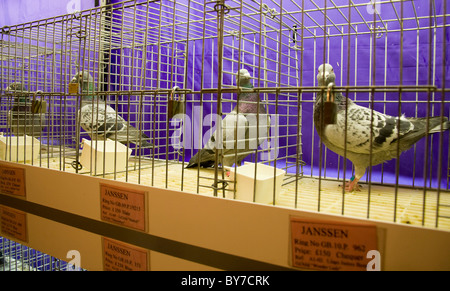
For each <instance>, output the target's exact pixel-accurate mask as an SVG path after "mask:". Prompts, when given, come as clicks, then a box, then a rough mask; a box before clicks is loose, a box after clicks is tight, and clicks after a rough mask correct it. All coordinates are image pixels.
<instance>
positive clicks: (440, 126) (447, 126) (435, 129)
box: [428, 117, 450, 133]
mask: <svg viewBox="0 0 450 291" xmlns="http://www.w3.org/2000/svg"><path fill="white" fill-rule="evenodd" d="M439 119H440V117H439ZM448 129H450V122H449V121H448V119H447V117H444V123H441V122H439V124H438V125H437V126H434V127H433V128H431V129H430V130H429V131H428V132H429V133H439V132H442V131H446V130H448Z"/></svg>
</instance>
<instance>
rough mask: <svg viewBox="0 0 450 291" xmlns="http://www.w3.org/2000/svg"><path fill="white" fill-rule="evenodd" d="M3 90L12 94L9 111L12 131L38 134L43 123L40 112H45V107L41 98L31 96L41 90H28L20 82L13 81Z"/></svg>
mask: <svg viewBox="0 0 450 291" xmlns="http://www.w3.org/2000/svg"><path fill="white" fill-rule="evenodd" d="M5 92H7V93H10V94H13V96H14V99H13V102H12V105H13V106H12V108H11V110H10V111H9V115H10V120H9V121H10V123H11V124H10V127H11V129H12V132H13V133H14V134H16V135H24V134H27V135H36V136H37V135H39V134H40V133H41V131H42V125H43V124H44V123H45V116H44V115H43V114H40V113H45V110H46V108H43V106H44V104H43V102H42V101H41V100H38V99H35V98H33V96H34V95H35V94H36V93H42V91H40V90H38V91H36V92H30V91H27V89H26V88H25V86H24V85H22V83H20V82H15V83H11V84H10V85H9V86H8V87H6V88H5Z"/></svg>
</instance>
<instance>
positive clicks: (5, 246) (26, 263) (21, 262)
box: [0, 237, 83, 271]
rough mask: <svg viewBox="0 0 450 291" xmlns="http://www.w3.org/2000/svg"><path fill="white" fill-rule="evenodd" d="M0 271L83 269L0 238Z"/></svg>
mask: <svg viewBox="0 0 450 291" xmlns="http://www.w3.org/2000/svg"><path fill="white" fill-rule="evenodd" d="M0 271H83V269H81V268H80V267H76V266H75V265H72V264H68V263H67V262H65V261H63V260H60V259H57V258H55V257H52V256H50V255H47V254H44V253H42V252H39V251H37V250H34V249H32V248H30V247H26V246H24V245H22V244H20V243H17V242H14V241H12V240H9V239H6V238H3V237H0Z"/></svg>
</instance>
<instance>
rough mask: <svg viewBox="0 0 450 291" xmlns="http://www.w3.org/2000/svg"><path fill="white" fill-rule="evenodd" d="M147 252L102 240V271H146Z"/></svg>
mask: <svg viewBox="0 0 450 291" xmlns="http://www.w3.org/2000/svg"><path fill="white" fill-rule="evenodd" d="M147 254H148V252H147V250H145V249H141V248H138V247H136V246H133V245H129V244H126V243H123V242H118V241H115V240H112V239H108V238H105V237H104V238H103V269H104V270H105V271H148V264H147V262H148V259H147Z"/></svg>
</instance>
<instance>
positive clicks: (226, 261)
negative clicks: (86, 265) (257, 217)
mask: <svg viewBox="0 0 450 291" xmlns="http://www.w3.org/2000/svg"><path fill="white" fill-rule="evenodd" d="M0 204H2V205H5V206H8V207H12V208H15V209H18V210H21V211H24V212H27V213H30V214H33V215H37V216H40V217H43V218H46V219H49V220H52V221H55V222H59V223H62V224H65V225H68V226H72V227H75V228H79V229H82V230H85V231H88V232H91V233H95V234H98V235H102V236H106V237H109V238H112V239H116V240H119V241H123V242H126V243H130V244H133V245H136V246H139V247H142V248H145V249H149V250H152V251H156V252H160V253H163V254H167V255H170V256H174V257H178V258H181V259H185V260H188V261H192V262H196V263H199V264H203V265H207V266H211V267H215V268H218V269H221V270H227V271H293V270H294V269H291V268H288V267H283V266H278V265H274V264H270V263H265V262H261V261H257V260H253V259H248V258H244V257H240V256H235V255H231V254H227V253H223V252H219V251H214V250H211V249H207V248H202V247H198V246H195V245H190V244H186V243H183V242H179V241H174V240H170V239H166V238H163V237H159V236H155V235H151V234H147V233H143V232H140V231H136V230H132V229H128V228H124V227H120V226H118V225H114V224H110V223H106V222H102V221H98V220H95V219H91V218H87V217H84V216H80V215H77V214H73V213H70V212H66V211H62V210H58V209H55V208H51V207H48V206H44V205H41V204H37V203H34V202H30V201H26V200H23V199H19V198H15V197H11V196H8V195H4V194H0Z"/></svg>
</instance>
